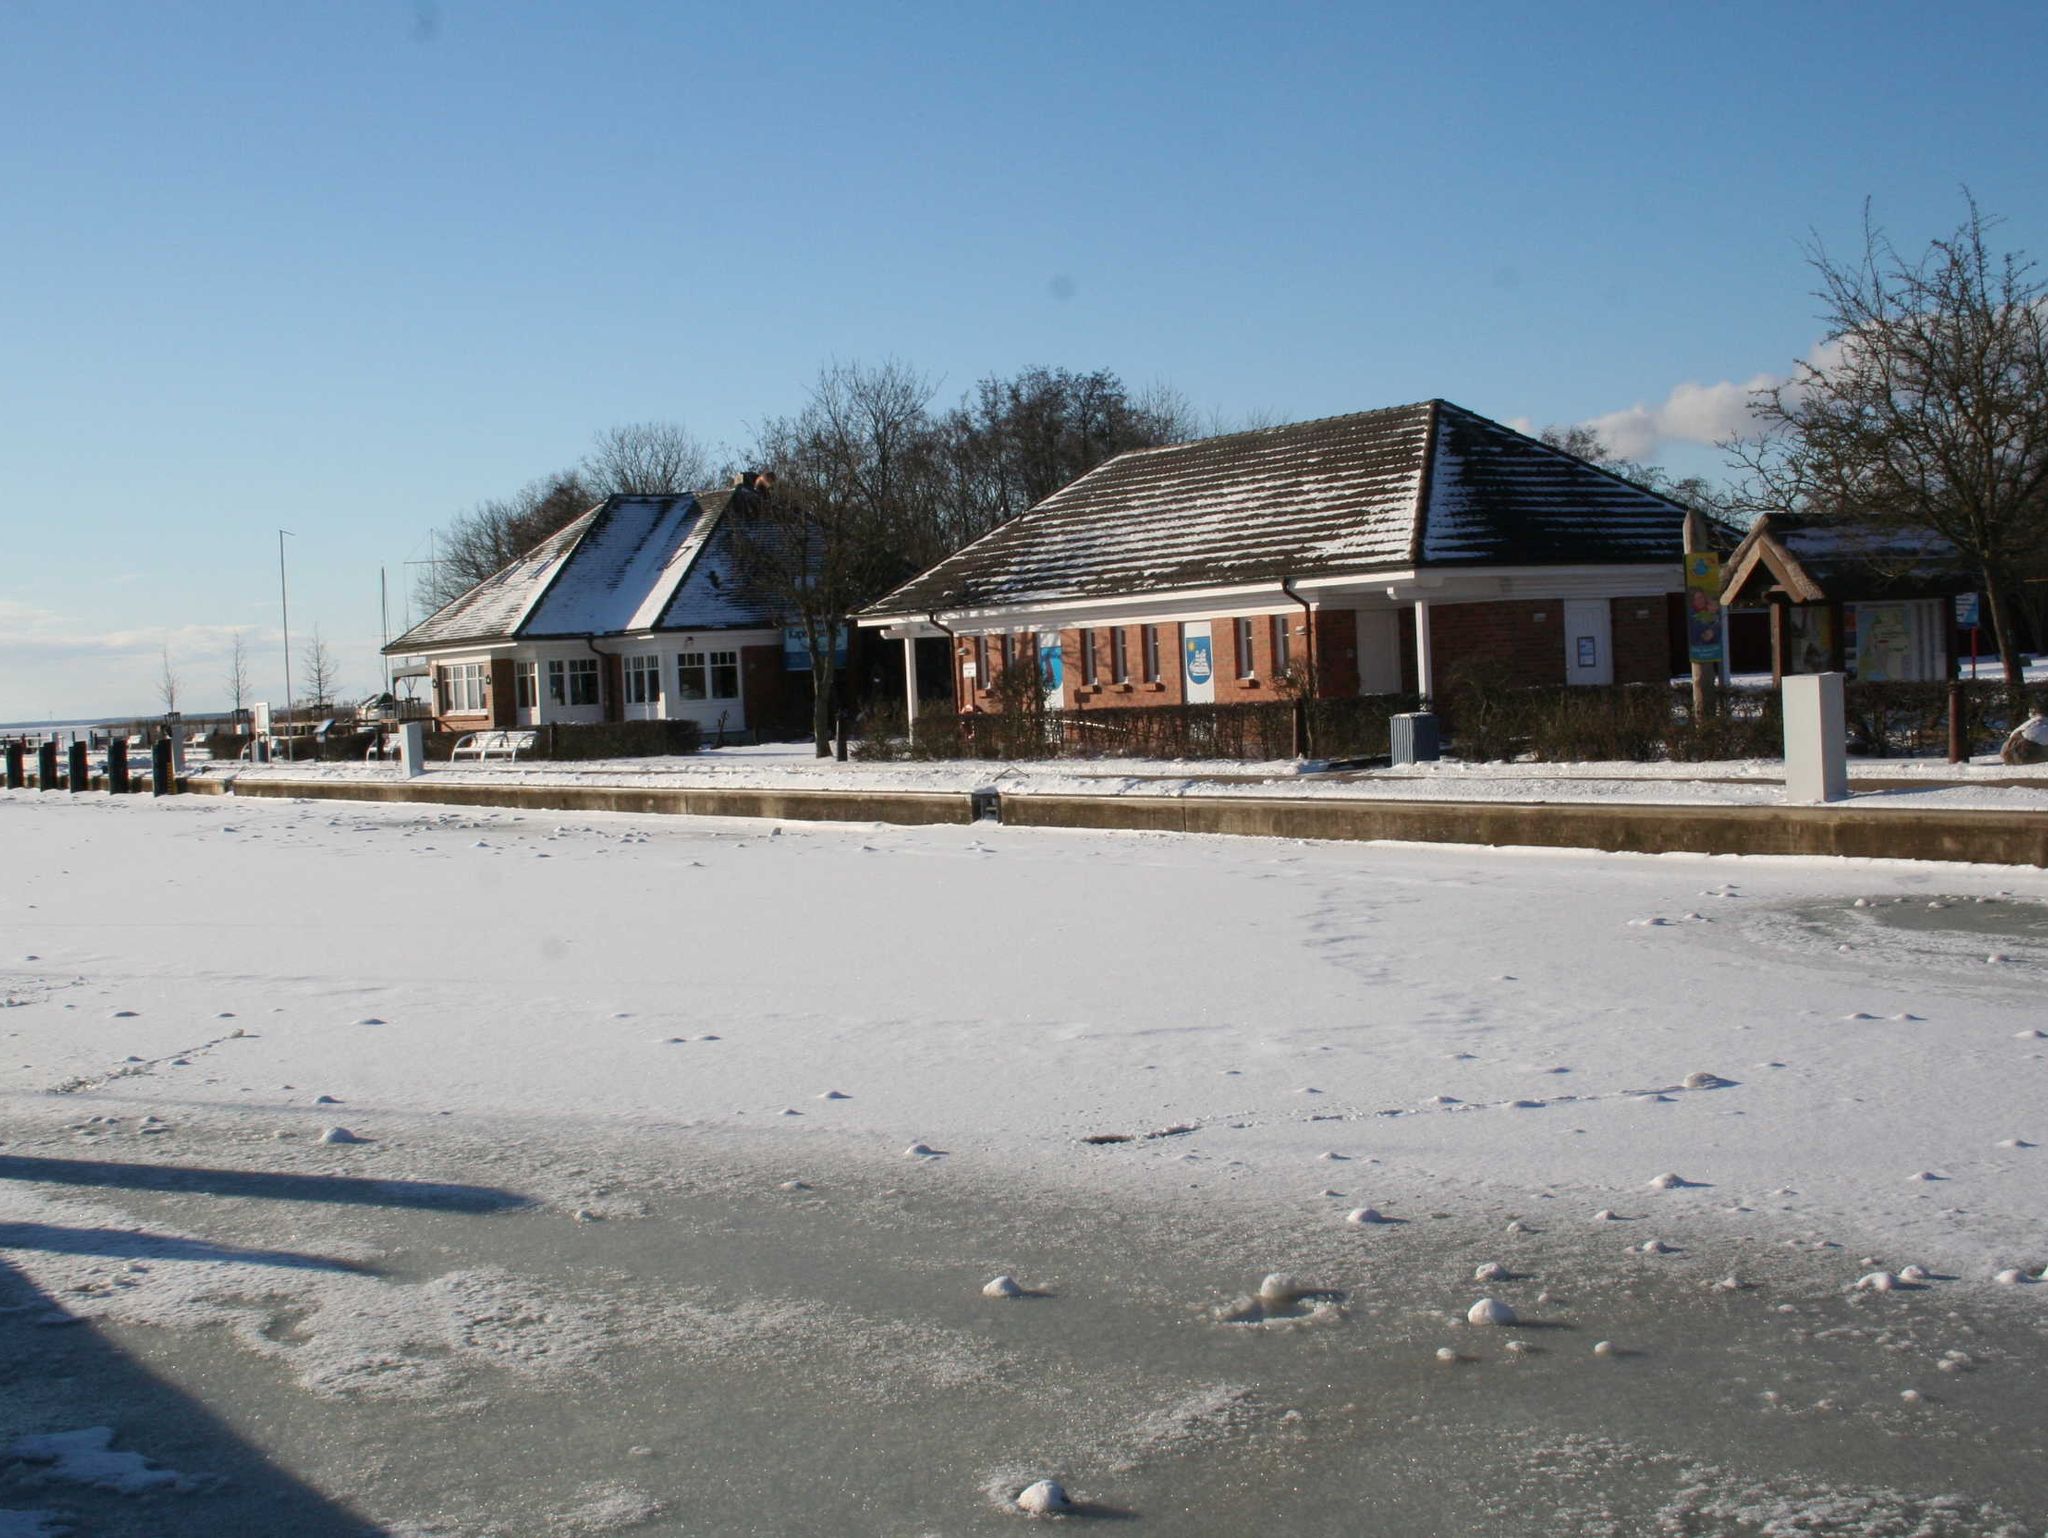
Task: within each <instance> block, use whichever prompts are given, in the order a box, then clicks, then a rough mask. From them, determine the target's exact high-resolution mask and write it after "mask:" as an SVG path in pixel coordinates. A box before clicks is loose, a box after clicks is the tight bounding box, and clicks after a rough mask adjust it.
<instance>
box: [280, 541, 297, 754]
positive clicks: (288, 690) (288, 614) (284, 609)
mask: <svg viewBox="0 0 2048 1538" xmlns="http://www.w3.org/2000/svg"><path fill="white" fill-rule="evenodd" d="M287 535H290V536H291V537H292V538H294V539H296V538H297V537H298V536H297V535H294V534H292V531H291V530H290V529H279V530H278V531H277V608H278V613H279V615H280V617H281V619H282V622H283V629H284V723H285V734H284V752H285V757H286V758H296V757H297V756H298V754H297V752H296V750H295V748H294V745H293V742H292V734H291V723H292V606H291V599H290V597H289V596H288V594H287V592H286V589H285V580H284V542H285V538H286V536H287Z"/></svg>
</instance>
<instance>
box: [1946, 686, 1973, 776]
mask: <svg viewBox="0 0 2048 1538" xmlns="http://www.w3.org/2000/svg"><path fill="white" fill-rule="evenodd" d="M1968 756H1969V755H1968V754H1967V753H1966V752H1965V751H1964V745H1963V681H1962V680H1961V679H1960V678H1951V679H1950V680H1949V681H1948V761H1949V762H1950V763H1952V764H1960V763H1961V762H1962V761H1963V760H1964V759H1965V758H1967V757H1968Z"/></svg>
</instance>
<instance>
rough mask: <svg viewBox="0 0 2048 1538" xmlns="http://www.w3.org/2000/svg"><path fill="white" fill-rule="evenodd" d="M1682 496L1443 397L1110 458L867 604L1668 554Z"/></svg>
mask: <svg viewBox="0 0 2048 1538" xmlns="http://www.w3.org/2000/svg"><path fill="white" fill-rule="evenodd" d="M1683 519H1684V509H1683V508H1681V507H1679V506H1678V505H1677V504H1676V503H1674V502H1671V501H1669V500H1667V499H1666V498H1663V497H1660V496H1657V495H1656V494H1655V493H1653V492H1650V491H1646V490H1644V489H1643V488H1641V487H1639V486H1635V485H1633V484H1631V483H1630V482H1627V481H1624V480H1620V479H1618V478H1617V477H1615V476H1612V475H1609V474H1607V473H1606V472H1605V471H1603V470H1599V469H1596V468H1595V467H1593V466H1592V465H1589V464H1587V463H1585V462H1584V461H1583V460H1579V459H1576V458H1574V457H1572V456H1571V455H1569V454H1565V453H1563V452H1561V451H1559V450H1557V449H1553V448H1551V447H1549V446H1548V445H1547V444H1543V443H1539V442H1537V441H1536V440H1535V439H1533V438H1528V437H1524V436H1523V435H1522V434H1520V433H1517V432H1515V431H1513V430H1512V429H1510V428H1506V427H1503V426H1501V425H1500V424H1499V423H1497V422H1491V421H1488V420H1487V419H1486V418H1485V417H1481V416H1477V415H1475V414H1474V413H1472V412H1469V411H1466V410H1464V409H1463V408H1462V407H1458V406H1453V405H1451V404H1450V403H1449V402H1447V401H1424V402H1421V403H1419V404H1417V405H1413V406H1395V407H1391V408H1389V409H1386V410H1382V411H1365V412H1359V413H1356V414H1354V415H1351V416H1341V417H1325V418H1323V419H1322V420H1320V421H1314V422H1299V423H1295V424H1292V425H1290V426H1286V427H1272V428H1264V429H1260V430H1258V431H1256V432H1248V433H1232V434H1230V435H1228V436H1226V437H1221V438H1205V439H1201V440H1199V441H1197V442H1193V443H1180V444H1173V445H1170V446H1168V447H1165V448H1156V449H1139V450H1135V451H1133V452H1131V453H1128V454H1122V455H1119V456H1118V457H1117V458H1115V459H1112V460H1110V461H1108V462H1107V463H1105V464H1103V465H1101V466H1099V467H1098V468H1096V469H1095V470H1092V471H1090V472H1089V473H1088V474H1087V475H1084V476H1082V477H1081V478H1080V479H1079V480H1077V481H1075V482H1074V483H1073V484H1072V485H1070V486H1067V487H1065V488H1064V489H1062V490H1060V491H1058V492H1055V493H1054V494H1053V495H1052V496H1050V497H1048V498H1046V499H1045V501H1043V502H1041V503H1039V504H1038V505H1037V506H1036V507H1034V508H1032V509H1031V510H1030V511H1029V512H1027V513H1024V514H1023V515H1021V516H1020V517H1018V518H1015V519H1013V520H1012V521H1010V522H1009V523H1007V524H1004V525H1003V526H1002V527H1001V528H998V529H996V530H995V531H994V532H993V533H990V534H988V535H986V536H985V537H984V538H982V539H980V540H978V541H976V542H975V543H974V544H972V545H969V546H968V547H967V548H966V549H964V550H962V551H960V552H959V553H958V554H956V555H954V556H952V557H950V558H949V559H947V560H945V561H942V562H940V563H939V564H938V565H937V566H934V567H933V568H931V570H929V571H927V572H925V573H923V574H922V575H921V576H918V577H915V578H913V579H912V580H911V581H909V582H907V583H905V584H904V585H903V586H902V587H900V588H898V589H897V590H896V591H895V592H893V593H891V594H890V595H889V596H888V597H886V598H884V599H883V600H881V602H879V603H876V604H874V605H872V606H871V607H870V608H869V609H868V610H866V611H865V612H866V613H867V615H868V616H870V617H874V618H880V617H884V616H897V615H917V614H924V613H929V612H934V611H945V610H954V609H961V608H983V607H1002V606H1007V605H1023V604H1042V603H1056V602H1060V601H1063V600H1086V599H1090V598H1106V597H1115V596H1122V595H1129V594H1139V593H1149V592H1169V591H1173V590H1176V589H1188V588H1200V587H1219V586H1232V585H1237V584H1243V583H1252V582H1262V581H1275V582H1277V581H1278V580H1279V579H1281V578H1282V577H1295V578H1303V577H1326V576H1339V575H1344V574H1347V573H1351V572H1370V571H1373V570H1376V569H1389V568H1397V567H1408V566H1411V565H1413V566H1454V565H1488V566H1534V565H1589V564H1614V563H1633V562H1645V561H1666V560H1668V561H1670V562H1671V563H1672V564H1673V566H1674V567H1675V566H1676V565H1677V562H1678V557H1679V553H1680V542H1681V539H1680V529H1681V525H1682V523H1683Z"/></svg>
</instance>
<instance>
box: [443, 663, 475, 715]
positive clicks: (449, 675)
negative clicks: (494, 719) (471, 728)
mask: <svg viewBox="0 0 2048 1538" xmlns="http://www.w3.org/2000/svg"><path fill="white" fill-rule="evenodd" d="M483 708H484V665H483V664H482V663H481V662H450V663H445V664H443V665H442V668H441V709H442V711H443V712H444V713H446V714H448V715H465V714H470V715H473V714H475V713H476V712H477V711H480V710H482V709H483Z"/></svg>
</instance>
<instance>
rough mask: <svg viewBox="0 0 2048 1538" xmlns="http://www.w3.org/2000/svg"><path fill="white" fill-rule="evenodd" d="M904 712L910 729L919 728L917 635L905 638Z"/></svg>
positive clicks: (913, 730)
mask: <svg viewBox="0 0 2048 1538" xmlns="http://www.w3.org/2000/svg"><path fill="white" fill-rule="evenodd" d="M903 713H904V716H905V718H906V719H907V720H908V721H909V722H910V730H911V731H912V732H915V731H916V730H917V637H916V636H914V635H907V636H905V637H904V638H903Z"/></svg>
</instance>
